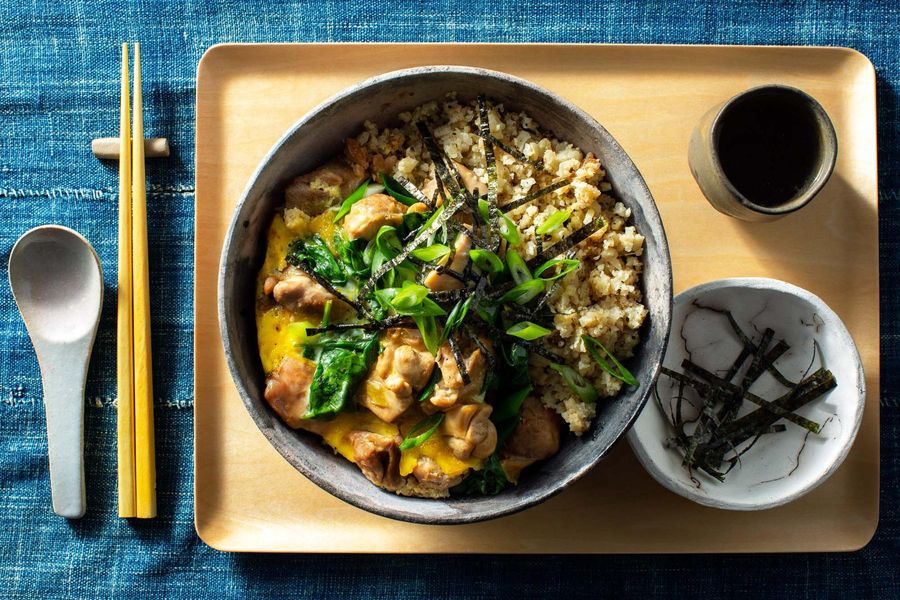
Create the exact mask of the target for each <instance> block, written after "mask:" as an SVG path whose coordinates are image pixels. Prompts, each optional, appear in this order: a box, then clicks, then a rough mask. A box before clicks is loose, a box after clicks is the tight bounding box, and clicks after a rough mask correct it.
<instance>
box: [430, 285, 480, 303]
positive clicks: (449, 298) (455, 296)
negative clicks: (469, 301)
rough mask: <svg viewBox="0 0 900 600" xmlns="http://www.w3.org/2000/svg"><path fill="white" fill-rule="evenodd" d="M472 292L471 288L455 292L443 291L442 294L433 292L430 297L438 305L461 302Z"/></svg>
mask: <svg viewBox="0 0 900 600" xmlns="http://www.w3.org/2000/svg"><path fill="white" fill-rule="evenodd" d="M471 292H472V290H471V289H470V288H459V289H455V290H441V291H440V292H431V293H429V294H428V297H429V298H431V299H432V300H434V301H435V302H437V303H438V304H446V303H448V302H453V303H456V302H459V301H460V300H462V299H463V298H464V297H466V296H468V295H469V294H470V293H471Z"/></svg>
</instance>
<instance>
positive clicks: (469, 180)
mask: <svg viewBox="0 0 900 600" xmlns="http://www.w3.org/2000/svg"><path fill="white" fill-rule="evenodd" d="M453 164H454V166H456V170H457V171H459V176H460V178H461V179H462V181H463V185H464V186H466V189H467V190H469V193H471V194H475V193H477V194H478V195H479V196H483V195H484V194H487V193H488V186H487V184H486V183H484V182H483V181H481V180H480V179H478V175H476V174H475V173H474V172H472V170H471V169H469V168H468V167H467V166H465V165H463V164H460V163H458V162H456V161H453Z"/></svg>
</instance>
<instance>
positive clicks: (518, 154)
mask: <svg viewBox="0 0 900 600" xmlns="http://www.w3.org/2000/svg"><path fill="white" fill-rule="evenodd" d="M478 135H482V134H481V132H480V131H479V132H478ZM488 136H489V138H490V141H491V143H493V144H494V145H495V146H497V147H498V148H500V149H501V150H503V151H504V152H506V153H507V154H509V155H510V156H512V157H513V158H515V159H516V160H518V161H520V162H524V163H528V164H529V165H531V166H532V167H534V168H535V169H540V170H541V171H544V172H545V173H547V172H548V171H547V169H545V168H544V161H543V160H531V159H530V158H528V157H527V156H525V155H524V154H523V153H522V151H520V150H519V149H517V148H514V147H512V146H510V145H509V144H507V143H506V142H504V141H503V140H501V139H500V138H498V137H494V136H493V135H491V134H490V133H488Z"/></svg>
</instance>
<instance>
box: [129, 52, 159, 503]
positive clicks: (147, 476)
mask: <svg viewBox="0 0 900 600" xmlns="http://www.w3.org/2000/svg"><path fill="white" fill-rule="evenodd" d="M133 101H134V111H133V112H134V115H133V118H134V121H133V124H132V147H131V154H132V177H131V206H132V208H131V213H132V243H133V248H132V250H133V255H132V263H131V264H132V268H133V271H132V273H133V282H134V291H133V293H134V315H133V319H134V441H135V475H136V479H135V481H136V484H137V485H136V490H137V497H136V505H135V508H136V512H137V516H138V517H139V518H149V517H155V516H156V456H155V448H154V445H155V443H154V431H153V364H152V360H151V349H150V277H149V257H148V253H147V187H146V186H147V181H146V178H145V176H144V112H143V108H142V102H143V98H142V95H141V45H140V44H138V43H135V45H134V94H133Z"/></svg>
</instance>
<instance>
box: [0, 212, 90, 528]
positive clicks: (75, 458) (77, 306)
mask: <svg viewBox="0 0 900 600" xmlns="http://www.w3.org/2000/svg"><path fill="white" fill-rule="evenodd" d="M9 285H10V288H12V292H13V296H14V297H15V299H16V304H17V305H18V307H19V312H20V313H22V318H23V319H24V321H25V327H26V328H27V329H28V335H29V337H30V338H31V343H32V344H33V345H34V350H35V353H36V354H37V358H38V363H39V364H40V367H41V384H42V387H43V395H44V407H45V410H46V414H47V442H48V447H49V453H50V488H51V494H52V496H53V511H54V512H55V513H56V514H58V515H61V516H64V517H68V518H78V517H81V516H82V515H83V514H84V511H85V507H86V502H85V493H84V458H83V454H84V452H83V451H84V384H85V379H86V377H87V368H88V363H89V361H90V358H91V348H92V347H93V345H94V337H95V336H96V333H97V324H98V323H99V321H100V309H101V306H102V304H103V270H102V268H101V266H100V259H99V258H98V257H97V253H96V252H95V251H94V248H93V247H92V246H91V244H90V242H88V241H87V240H86V239H85V238H84V237H82V236H81V235H80V234H79V233H77V232H75V231H73V230H71V229H69V228H67V227H61V226H58V225H45V226H43V227H37V228H35V229H32V230H30V231H27V232H26V233H25V234H23V235H22V237H20V238H19V240H18V241H17V242H16V244H15V246H13V249H12V251H11V252H10V256H9Z"/></svg>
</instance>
